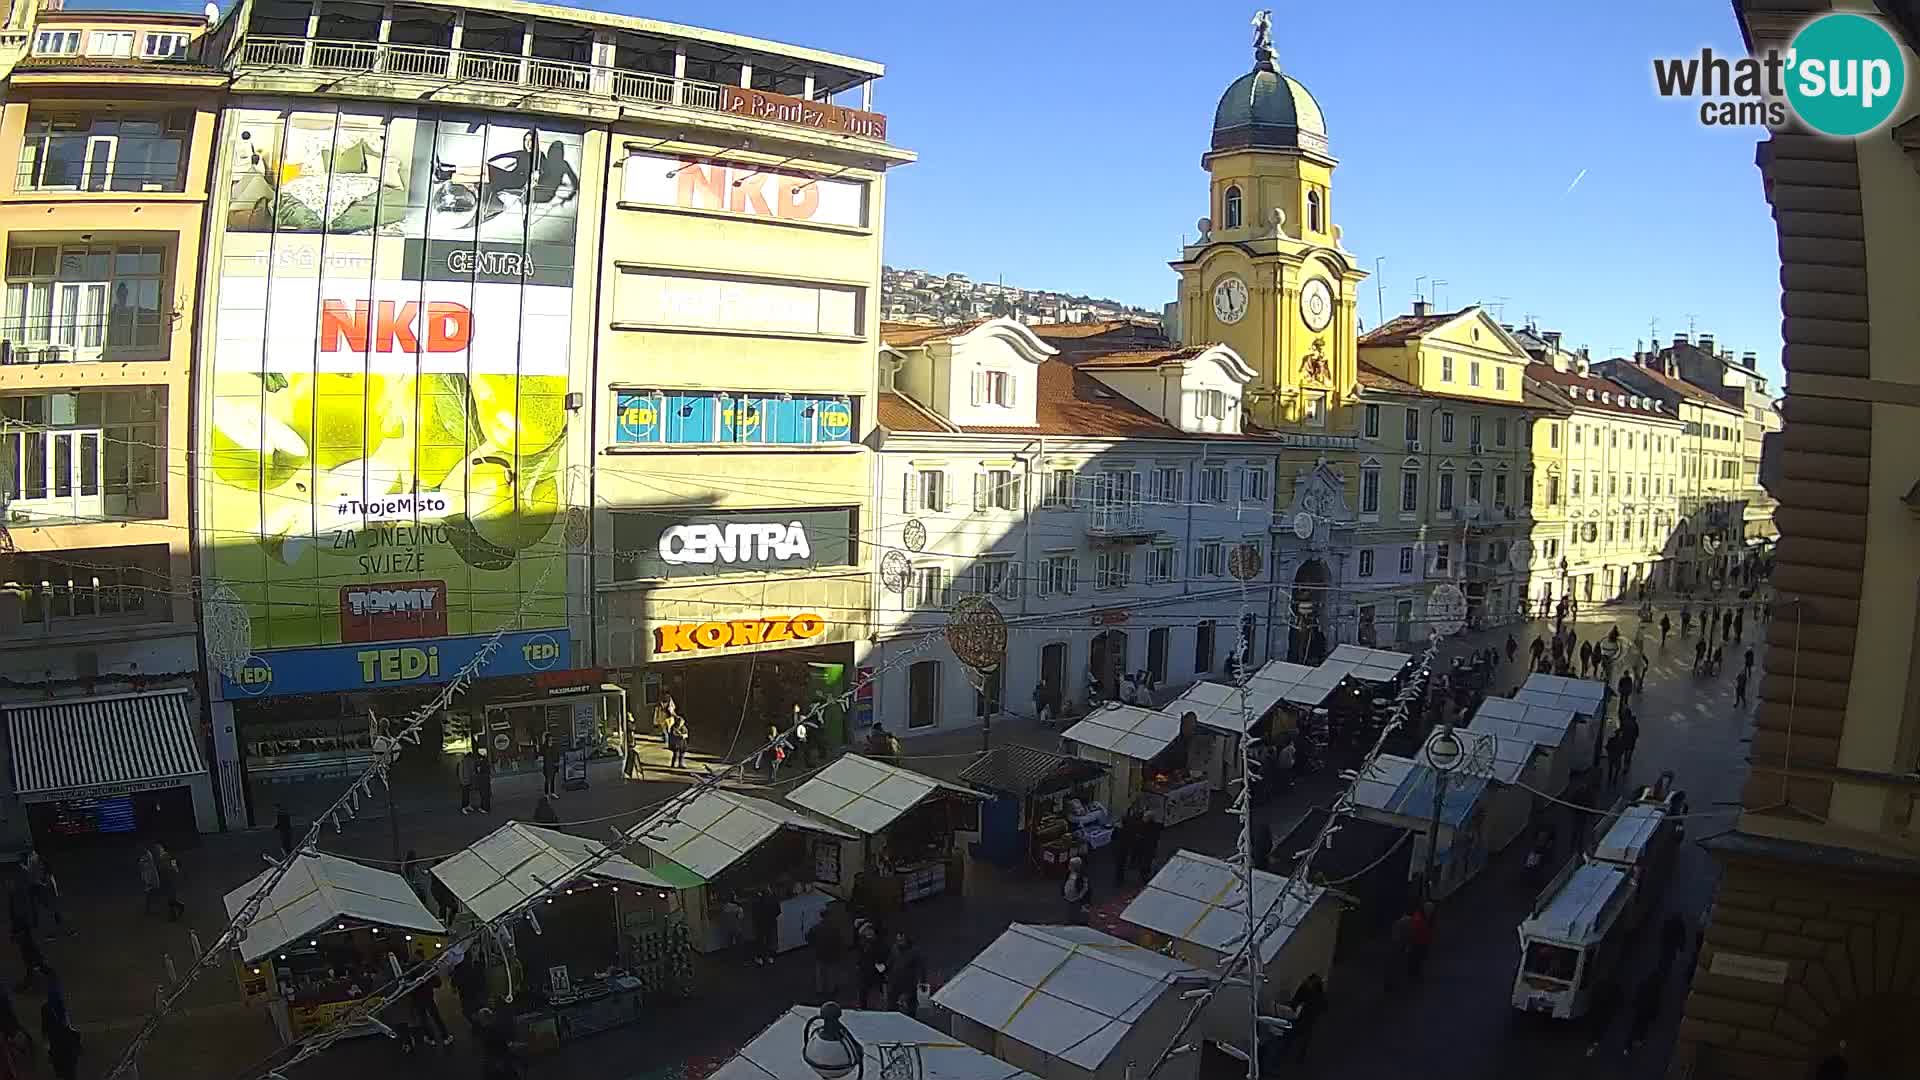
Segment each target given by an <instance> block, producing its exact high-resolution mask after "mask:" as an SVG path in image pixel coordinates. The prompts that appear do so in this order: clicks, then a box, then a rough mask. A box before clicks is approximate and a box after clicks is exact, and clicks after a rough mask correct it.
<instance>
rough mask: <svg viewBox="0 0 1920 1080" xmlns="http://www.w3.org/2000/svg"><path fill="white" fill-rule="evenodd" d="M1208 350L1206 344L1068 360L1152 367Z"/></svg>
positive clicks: (1100, 365)
mask: <svg viewBox="0 0 1920 1080" xmlns="http://www.w3.org/2000/svg"><path fill="white" fill-rule="evenodd" d="M1206 351H1207V347H1206V346H1192V347H1189V348H1185V349H1136V350H1133V351H1131V352H1114V353H1096V354H1094V355H1092V356H1069V357H1066V362H1067V363H1069V364H1072V365H1073V366H1075V367H1084V368H1150V367H1159V366H1160V365H1161V364H1171V363H1178V362H1180V361H1182V360H1191V359H1193V358H1194V357H1196V356H1199V355H1200V354H1201V353H1203V352H1206Z"/></svg>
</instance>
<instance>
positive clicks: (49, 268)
mask: <svg viewBox="0 0 1920 1080" xmlns="http://www.w3.org/2000/svg"><path fill="white" fill-rule="evenodd" d="M59 258H60V249H59V248H56V247H37V248H34V249H33V276H34V277H43V278H50V277H52V276H53V274H54V270H55V268H56V267H57V266H58V264H59Z"/></svg>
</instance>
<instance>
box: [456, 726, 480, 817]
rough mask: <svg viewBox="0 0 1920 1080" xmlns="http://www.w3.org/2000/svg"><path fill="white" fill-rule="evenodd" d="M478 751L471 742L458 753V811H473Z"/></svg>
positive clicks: (478, 763)
mask: <svg viewBox="0 0 1920 1080" xmlns="http://www.w3.org/2000/svg"><path fill="white" fill-rule="evenodd" d="M479 771H480V751H479V750H478V749H477V748H476V747H474V746H473V745H472V744H471V743H469V744H468V745H467V752H466V753H465V754H462V755H460V765H459V774H460V812H461V813H463V814H471V813H473V785H474V783H475V782H476V781H477V780H478V778H479Z"/></svg>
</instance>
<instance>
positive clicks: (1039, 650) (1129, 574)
mask: <svg viewBox="0 0 1920 1080" xmlns="http://www.w3.org/2000/svg"><path fill="white" fill-rule="evenodd" d="M1039 329H1040V330H1041V332H1042V334H1046V333H1056V334H1059V335H1060V336H1059V337H1056V338H1053V339H1049V338H1047V337H1043V336H1041V334H1036V333H1035V331H1034V330H1033V329H1030V328H1028V327H1026V326H1024V325H1022V324H1020V323H1018V322H1015V321H1013V320H1011V319H994V320H990V321H986V322H981V323H976V324H971V325H968V326H964V327H959V328H952V327H939V328H929V327H920V326H898V327H887V328H885V329H884V331H883V333H884V337H885V340H886V345H885V347H884V349H883V350H882V354H881V368H882V376H881V377H882V380H883V383H882V385H883V389H882V391H881V394H880V409H879V416H878V422H879V425H880V430H879V432H878V433H877V435H876V439H875V447H876V449H877V453H876V454H875V466H874V468H875V478H874V481H873V483H874V491H875V508H876V509H875V522H874V524H875V532H874V535H875V537H876V539H875V544H876V546H877V547H878V549H879V551H880V572H879V574H878V578H877V581H876V588H875V591H874V598H873V601H872V608H873V612H874V620H875V636H876V637H877V639H878V645H877V646H876V648H875V651H874V655H875V663H876V664H877V665H878V666H879V669H880V676H879V683H878V689H877V691H876V697H877V699H878V701H879V716H880V717H882V718H883V719H884V720H885V721H886V723H887V724H888V725H889V726H890V727H895V728H897V729H898V730H900V731H902V732H906V731H921V730H927V729H932V728H949V727H961V726H966V725H971V724H978V723H981V722H982V721H983V720H985V719H988V718H990V717H992V716H993V715H995V714H997V713H999V712H1002V711H1012V712H1017V713H1022V714H1027V715H1031V714H1032V713H1033V711H1034V708H1035V701H1036V700H1039V701H1045V702H1047V703H1048V705H1049V708H1051V709H1052V710H1053V711H1054V713H1055V714H1056V715H1058V714H1062V713H1074V712H1079V711H1081V710H1082V709H1084V708H1085V706H1086V703H1087V700H1088V694H1089V692H1090V691H1092V692H1096V693H1097V694H1099V695H1100V696H1101V697H1103V698H1104V699H1106V700H1114V699H1115V696H1116V694H1117V693H1118V691H1119V689H1120V686H1121V682H1122V680H1123V679H1124V678H1125V677H1127V676H1130V675H1134V674H1137V673H1139V672H1143V671H1144V672H1147V673H1148V674H1149V676H1150V677H1151V680H1152V682H1153V683H1155V684H1156V685H1158V686H1160V687H1162V688H1165V689H1167V690H1172V689H1177V688H1179V687H1181V686H1184V685H1185V684H1187V683H1189V682H1192V681H1194V680H1196V679H1204V678H1206V677H1208V676H1217V675H1221V674H1223V673H1225V672H1226V671H1227V670H1228V666H1229V662H1230V660H1231V658H1232V656H1233V655H1234V653H1235V652H1236V650H1237V649H1238V648H1239V642H1240V640H1241V638H1242V636H1243V635H1244V637H1245V639H1246V641H1247V642H1248V651H1249V659H1250V661H1251V662H1252V663H1254V664H1258V663H1260V662H1262V661H1264V660H1265V658H1266V657H1267V655H1268V653H1269V651H1270V650H1271V649H1278V648H1286V647H1296V648H1299V649H1301V650H1303V651H1310V650H1311V649H1313V648H1315V647H1318V648H1319V649H1320V650H1321V651H1322V652H1324V651H1325V645H1326V643H1325V640H1324V638H1322V639H1320V641H1319V642H1318V645H1317V646H1316V645H1315V643H1314V642H1312V641H1307V640H1302V641H1299V642H1287V641H1286V640H1285V639H1275V640H1273V641H1271V642H1270V641H1269V640H1268V637H1267V635H1268V634H1269V632H1270V631H1271V630H1272V629H1273V627H1274V619H1275V616H1274V611H1273V607H1274V605H1275V604H1285V603H1288V602H1289V600H1291V602H1292V603H1294V604H1296V605H1301V606H1304V607H1305V608H1307V609H1308V611H1309V617H1308V618H1306V619H1304V620H1301V621H1300V622H1299V623H1288V624H1287V625H1303V626H1306V627H1309V628H1311V627H1312V626H1314V625H1315V620H1314V619H1313V618H1311V617H1310V613H1311V609H1312V607H1313V606H1314V605H1316V604H1318V603H1320V602H1321V595H1320V593H1318V592H1308V591H1298V592H1296V593H1295V594H1294V595H1292V596H1291V597H1288V596H1286V595H1284V591H1283V590H1280V589H1277V588H1276V587H1275V581H1276V578H1275V574H1276V569H1275V560H1273V559H1271V558H1269V553H1270V551H1271V544H1270V540H1271V538H1270V535H1269V534H1270V532H1271V529H1272V526H1273V522H1274V512H1273V506H1274V477H1275V473H1276V470H1277V469H1278V468H1279V465H1280V452H1281V448H1282V444H1281V442H1280V440H1279V439H1278V438H1276V437H1275V436H1273V435H1271V434H1268V433H1262V432H1258V431H1256V430H1253V429H1250V428H1248V427H1245V426H1243V424H1242V421H1241V415H1242V412H1243V409H1244V394H1245V390H1246V387H1247V385H1248V384H1249V383H1250V382H1251V380H1252V379H1253V375H1254V373H1253V371H1252V369H1251V368H1250V367H1248V365H1247V364H1246V363H1245V361H1243V360H1241V359H1240V357H1239V356H1238V355H1237V354H1236V353H1234V352H1233V350H1231V349H1229V348H1227V347H1226V346H1222V345H1215V346H1208V347H1204V348H1195V347H1186V348H1179V347H1173V346H1162V347H1157V348H1123V349H1120V350H1118V351H1110V350H1104V349H1101V348H1099V347H1097V346H1089V345H1087V344H1086V342H1087V341H1088V340H1089V339H1092V338H1097V337H1099V336H1100V335H1097V334H1094V333H1078V331H1081V330H1083V329H1087V330H1091V328H1090V327H1085V326H1083V325H1076V326H1073V327H1042V328H1039ZM1326 535H1327V534H1326V531H1325V529H1324V528H1322V532H1321V539H1322V540H1324V539H1325V538H1326ZM1236 550H1237V551H1239V552H1240V554H1239V555H1238V557H1237V559H1236V557H1235V552H1236ZM1236 565H1238V566H1240V567H1244V568H1245V569H1246V571H1247V572H1248V573H1249V574H1250V576H1247V577H1245V578H1244V580H1243V579H1242V577H1241V576H1236V574H1235V573H1234V572H1233V571H1234V568H1235V566H1236ZM968 596H983V597H987V598H989V599H990V600H991V601H992V602H993V603H994V604H995V606H996V607H998V608H999V609H1000V611H1001V613H1002V614H1003V616H1004V617H1005V619H1006V621H1007V624H1008V637H1007V650H1006V659H1005V663H1004V665H1003V666H1002V667H1001V668H1000V669H999V670H998V671H996V672H993V673H991V674H990V675H989V676H988V677H986V678H984V679H981V680H980V681H979V685H978V686H975V685H972V684H971V683H970V681H969V677H968V673H967V672H966V670H965V669H964V668H963V667H962V666H961V664H960V663H959V662H958V660H957V659H956V658H955V657H954V656H953V654H952V652H951V650H950V649H948V647H947V645H946V643H945V641H944V639H943V638H942V637H941V636H940V634H939V631H940V630H941V629H942V628H943V627H944V625H945V623H946V620H947V617H948V610H949V609H950V608H951V607H952V606H953V604H954V603H955V602H956V601H958V600H960V599H962V598H965V597H968Z"/></svg>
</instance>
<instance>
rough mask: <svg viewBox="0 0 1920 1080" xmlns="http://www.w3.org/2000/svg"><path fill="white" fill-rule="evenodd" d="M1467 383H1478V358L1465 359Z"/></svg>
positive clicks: (1477, 384) (1472, 384)
mask: <svg viewBox="0 0 1920 1080" xmlns="http://www.w3.org/2000/svg"><path fill="white" fill-rule="evenodd" d="M1467 385H1468V386H1479V385H1480V361H1478V360H1469V361H1467Z"/></svg>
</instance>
